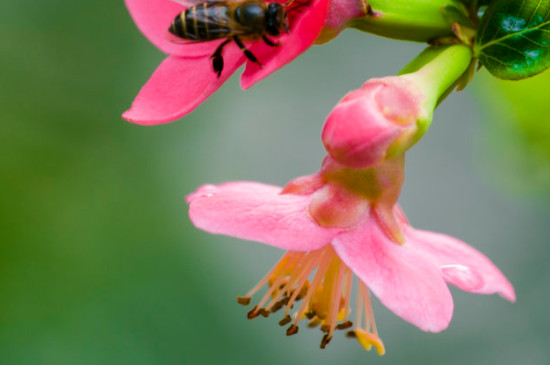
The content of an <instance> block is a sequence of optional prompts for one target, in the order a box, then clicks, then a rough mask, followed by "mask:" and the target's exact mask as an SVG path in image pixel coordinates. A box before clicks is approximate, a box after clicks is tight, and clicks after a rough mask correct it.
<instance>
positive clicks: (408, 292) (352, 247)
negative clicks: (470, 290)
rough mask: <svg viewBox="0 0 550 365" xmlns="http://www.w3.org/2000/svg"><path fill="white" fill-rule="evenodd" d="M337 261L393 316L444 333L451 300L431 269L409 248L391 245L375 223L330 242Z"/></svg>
mask: <svg viewBox="0 0 550 365" xmlns="http://www.w3.org/2000/svg"><path fill="white" fill-rule="evenodd" d="M333 246H334V249H335V250H336V253H337V254H338V256H339V257H340V258H341V259H342V261H343V262H344V263H345V264H346V265H347V266H349V267H350V268H351V269H352V271H353V272H354V273H355V275H357V277H358V278H359V279H360V280H362V281H363V282H364V283H365V284H366V285H367V286H368V287H369V289H371V290H372V292H373V293H374V294H375V295H376V296H377V297H378V298H379V299H380V301H381V302H382V303H383V304H384V305H385V306H386V307H388V308H389V309H390V310H391V311H393V312H394V313H395V314H397V315H398V316H400V317H401V318H403V319H404V320H406V321H408V322H410V323H412V324H414V325H415V326H417V327H419V328H420V329H422V330H424V331H430V332H439V331H442V330H444V329H445V328H447V326H448V325H449V322H450V321H451V317H452V315H453V299H452V297H451V293H450V291H449V288H447V285H446V284H445V281H444V280H443V278H442V277H441V273H440V272H439V270H438V269H437V268H436V267H435V265H434V264H433V263H432V262H431V261H429V260H427V259H425V258H424V257H422V256H421V255H418V254H417V253H416V251H415V250H414V249H413V247H412V246H411V245H409V244H408V243H405V244H404V245H403V246H400V245H397V244H395V243H393V242H392V241H391V240H390V239H389V238H388V237H387V236H386V235H385V234H384V232H383V231H382V229H381V228H380V227H379V225H378V223H377V221H376V219H374V218H371V219H368V220H367V221H366V222H365V223H364V224H363V225H362V226H361V227H359V228H358V229H356V230H354V231H350V232H348V233H343V234H341V235H339V236H338V237H336V238H335V239H334V240H333Z"/></svg>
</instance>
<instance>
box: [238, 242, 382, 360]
mask: <svg viewBox="0 0 550 365" xmlns="http://www.w3.org/2000/svg"><path fill="white" fill-rule="evenodd" d="M311 277H312V280H311V282H310V278H311ZM266 284H267V285H268V288H267V290H266V292H265V293H264V295H263V296H262V298H261V300H260V301H259V303H258V305H256V306H255V307H254V308H252V310H251V311H249V312H248V318H250V319H252V318H256V317H258V316H260V315H262V316H264V317H267V316H269V315H270V314H271V313H274V312H276V311H278V310H279V309H282V307H283V306H284V307H285V311H284V315H283V319H282V320H280V321H279V325H281V326H286V325H287V324H289V323H291V322H292V324H291V325H290V327H288V328H287V330H286V334H287V335H288V336H291V335H294V334H296V333H298V322H300V321H301V320H302V319H304V318H307V319H308V320H309V323H308V327H316V326H319V325H321V331H322V332H324V334H323V339H322V341H321V348H325V347H326V346H327V345H328V344H329V342H330V341H331V340H332V336H333V335H334V332H335V330H336V329H339V330H343V329H347V328H350V327H352V326H353V325H354V324H353V323H352V322H351V321H349V319H348V318H349V315H350V312H351V308H350V298H351V294H352V284H353V272H352V271H351V269H350V268H349V267H347V266H346V265H345V264H344V263H343V262H342V261H341V260H340V258H339V257H338V255H336V252H335V251H334V249H333V248H332V246H331V245H326V246H325V247H323V248H321V249H319V250H315V251H311V252H297V251H290V252H287V253H286V254H285V255H284V256H283V257H282V258H281V260H280V261H279V262H278V263H277V265H275V266H274V267H273V268H272V269H271V270H270V271H269V273H268V274H267V275H265V276H264V277H263V278H262V280H261V281H260V282H259V283H258V284H256V285H255V286H254V288H252V289H251V290H250V291H249V292H248V293H247V294H246V296H245V297H238V298H237V301H238V302H239V303H240V304H243V305H248V304H250V299H251V297H252V296H253V295H254V294H255V293H257V292H258V291H259V290H260V289H261V288H262V287H263V286H264V285H266ZM356 297H357V298H356V300H357V302H356V313H355V328H354V329H353V330H352V331H349V332H348V333H347V336H348V337H352V338H356V339H357V341H358V342H359V343H360V344H361V345H362V346H363V347H364V348H365V349H366V350H370V349H371V348H372V347H373V346H374V347H375V348H376V350H377V351H378V353H379V354H383V353H384V351H385V350H384V345H383V343H382V341H381V340H380V338H379V337H378V331H377V329H376V324H375V322H374V315H373V313H372V305H371V300H370V294H369V291H368V289H367V287H366V285H365V284H364V283H362V282H361V281H360V280H359V284H358V285H357V295H356ZM300 300H302V303H301V305H300V307H299V308H298V310H297V311H296V312H295V313H294V314H293V315H292V316H291V315H290V310H291V309H292V308H293V307H294V303H295V302H297V301H300ZM266 304H267V305H266ZM264 305H265V307H264ZM292 317H294V318H292Z"/></svg>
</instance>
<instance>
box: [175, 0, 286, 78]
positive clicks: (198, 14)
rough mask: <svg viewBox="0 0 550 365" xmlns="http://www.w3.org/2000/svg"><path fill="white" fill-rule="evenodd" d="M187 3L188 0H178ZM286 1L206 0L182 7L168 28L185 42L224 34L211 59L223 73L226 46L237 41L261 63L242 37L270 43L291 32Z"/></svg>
mask: <svg viewBox="0 0 550 365" xmlns="http://www.w3.org/2000/svg"><path fill="white" fill-rule="evenodd" d="M175 1H176V2H180V3H184V1H186V0H175ZM293 1H294V0H290V1H289V2H288V3H287V4H284V5H283V4H280V3H278V2H266V1H264V0H236V1H231V0H207V1H205V2H200V3H197V4H195V5H192V6H190V7H189V8H187V9H185V10H184V11H182V12H181V13H180V14H178V15H177V16H176V18H175V19H174V20H173V21H172V24H171V25H170V28H169V29H168V31H169V32H170V33H171V34H172V35H174V36H176V37H177V39H179V40H181V41H182V42H186V41H188V42H208V41H212V40H217V39H222V38H225V41H223V42H222V43H220V45H219V46H218V47H217V48H216V50H215V51H214V53H212V55H211V56H210V58H211V59H212V68H213V69H214V72H215V73H217V74H218V77H220V76H221V74H222V70H223V56H222V52H223V48H224V47H225V46H226V45H227V44H228V43H230V42H235V43H236V44H237V46H238V47H239V48H240V49H241V51H242V52H243V53H244V55H245V56H246V58H248V59H249V60H250V61H252V62H254V63H256V64H258V65H260V66H261V65H262V64H261V63H260V61H258V59H257V58H256V56H255V55H254V54H253V53H252V52H251V51H250V50H248V49H247V48H246V47H245V45H244V43H243V41H255V40H259V39H262V40H263V41H264V43H265V44H267V45H268V46H270V47H277V46H279V42H276V41H273V40H272V39H270V38H269V37H278V36H279V35H281V34H282V33H283V32H285V33H289V31H290V30H289V25H288V12H287V7H288V5H289V4H290V3H292V2H293Z"/></svg>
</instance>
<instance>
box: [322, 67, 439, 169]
mask: <svg viewBox="0 0 550 365" xmlns="http://www.w3.org/2000/svg"><path fill="white" fill-rule="evenodd" d="M425 100H426V97H425V95H424V94H423V93H422V91H421V89H420V87H419V86H418V85H416V84H415V82H413V81H411V80H409V79H407V78H406V77H404V76H394V77H385V78H381V79H371V80H369V81H367V82H366V83H365V84H364V85H363V86H362V87H361V88H360V89H357V90H354V91H351V92H350V93H348V94H347V95H346V96H345V97H344V98H343V99H342V100H341V101H340V102H339V103H338V104H337V105H336V107H335V108H334V109H333V110H332V112H331V113H330V115H329V116H328V118H327V121H326V123H325V127H324V129H323V133H322V138H323V143H324V145H325V148H326V150H327V151H328V153H329V154H330V155H331V157H332V158H333V159H334V160H336V161H337V162H339V163H341V164H343V165H345V166H348V167H352V168H367V167H371V166H376V165H378V164H380V163H382V162H383V161H384V160H385V159H386V158H388V157H393V156H395V155H397V154H400V153H402V152H404V151H405V150H406V149H407V148H408V147H410V146H411V145H412V144H413V143H414V142H415V136H416V134H417V131H418V130H419V123H420V121H425V120H426V118H430V117H431V111H430V112H428V113H427V112H426V111H425V110H424V108H423V105H424V103H425Z"/></svg>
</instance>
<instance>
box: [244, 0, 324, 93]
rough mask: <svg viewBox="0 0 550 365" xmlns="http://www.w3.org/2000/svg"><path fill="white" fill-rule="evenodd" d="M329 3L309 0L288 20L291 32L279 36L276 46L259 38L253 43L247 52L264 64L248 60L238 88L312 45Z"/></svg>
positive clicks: (265, 74) (264, 74) (252, 81)
mask: <svg viewBox="0 0 550 365" xmlns="http://www.w3.org/2000/svg"><path fill="white" fill-rule="evenodd" d="M328 5H329V0H312V1H311V4H309V6H308V7H307V8H304V10H303V14H299V15H298V16H297V17H296V20H295V21H294V22H293V23H291V31H290V34H289V35H281V36H280V37H279V38H278V39H277V41H279V42H280V43H281V45H280V46H279V47H270V46H268V45H266V44H265V43H263V42H262V41H257V42H254V43H252V44H251V45H250V47H249V48H250V51H251V52H252V53H253V54H254V55H255V56H256V57H257V58H258V60H259V61H260V62H261V63H262V65H263V66H261V67H260V66H259V65H258V64H256V63H254V62H251V61H247V63H246V69H245V71H244V72H243V74H242V76H241V87H242V88H243V89H248V88H249V87H251V86H252V85H253V84H255V83H256V82H258V81H260V80H262V79H264V78H266V77H267V76H269V75H270V74H271V73H273V72H275V71H277V70H278V69H280V68H281V67H283V66H284V65H286V64H287V63H289V62H290V61H292V60H293V59H294V58H296V57H297V56H298V55H300V54H301V53H303V52H304V51H305V50H306V49H308V48H309V47H311V45H313V42H315V39H317V36H318V35H319V33H320V32H321V29H322V28H323V24H324V23H325V18H326V16H327V11H328ZM289 16H291V14H289Z"/></svg>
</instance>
